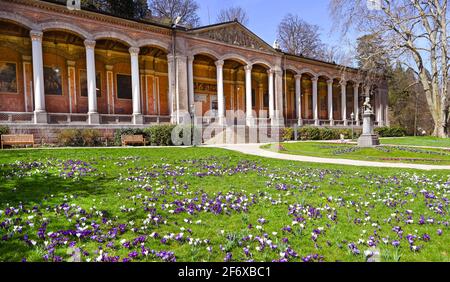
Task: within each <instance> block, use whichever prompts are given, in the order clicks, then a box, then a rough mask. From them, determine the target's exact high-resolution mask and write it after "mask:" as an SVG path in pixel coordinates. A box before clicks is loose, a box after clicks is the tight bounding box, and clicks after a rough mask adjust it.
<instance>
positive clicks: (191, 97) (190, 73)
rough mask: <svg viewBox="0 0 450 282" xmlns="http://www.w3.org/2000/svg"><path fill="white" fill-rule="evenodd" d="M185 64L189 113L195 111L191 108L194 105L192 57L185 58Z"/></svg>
mask: <svg viewBox="0 0 450 282" xmlns="http://www.w3.org/2000/svg"><path fill="white" fill-rule="evenodd" d="M187 64H188V69H187V70H188V74H187V75H188V84H189V85H188V91H189V111H191V110H193V111H194V112H195V109H194V108H193V105H194V56H188V58H187Z"/></svg>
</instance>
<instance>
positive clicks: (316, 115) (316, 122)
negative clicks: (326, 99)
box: [311, 77, 319, 126]
mask: <svg viewBox="0 0 450 282" xmlns="http://www.w3.org/2000/svg"><path fill="white" fill-rule="evenodd" d="M318 80H319V78H318V77H313V78H311V81H312V86H313V93H312V94H313V118H314V125H316V126H318V125H319V104H318V103H317V81H318Z"/></svg>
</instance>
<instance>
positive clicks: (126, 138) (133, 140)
mask: <svg viewBox="0 0 450 282" xmlns="http://www.w3.org/2000/svg"><path fill="white" fill-rule="evenodd" d="M128 144H133V145H137V144H142V145H143V146H144V145H145V139H144V135H122V146H126V145H128Z"/></svg>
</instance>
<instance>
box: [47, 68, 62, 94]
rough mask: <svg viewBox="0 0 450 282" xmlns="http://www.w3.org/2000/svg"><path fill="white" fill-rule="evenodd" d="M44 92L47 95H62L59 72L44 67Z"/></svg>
mask: <svg viewBox="0 0 450 282" xmlns="http://www.w3.org/2000/svg"><path fill="white" fill-rule="evenodd" d="M44 91H45V94H48V95H62V83H61V70H60V69H59V68H54V67H44Z"/></svg>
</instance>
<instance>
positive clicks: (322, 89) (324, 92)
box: [317, 76, 329, 120]
mask: <svg viewBox="0 0 450 282" xmlns="http://www.w3.org/2000/svg"><path fill="white" fill-rule="evenodd" d="M328 79H329V78H328V77H326V76H320V77H319V80H318V81H317V103H318V107H319V119H320V120H328V84H327V80H328Z"/></svg>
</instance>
